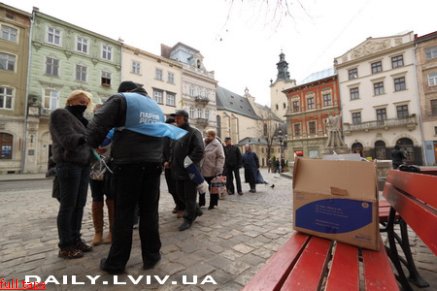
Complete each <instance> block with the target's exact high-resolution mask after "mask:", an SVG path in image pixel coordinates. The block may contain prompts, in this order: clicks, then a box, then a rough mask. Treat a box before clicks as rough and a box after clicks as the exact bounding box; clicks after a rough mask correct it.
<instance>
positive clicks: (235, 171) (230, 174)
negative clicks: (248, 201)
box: [226, 167, 243, 193]
mask: <svg viewBox="0 0 437 291" xmlns="http://www.w3.org/2000/svg"><path fill="white" fill-rule="evenodd" d="M234 175H235V181H236V182H237V192H238V193H240V192H243V191H241V178H240V169H239V168H234V167H227V168H226V188H227V189H228V192H231V193H235V188H234Z"/></svg>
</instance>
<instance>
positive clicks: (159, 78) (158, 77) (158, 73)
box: [155, 68, 162, 81]
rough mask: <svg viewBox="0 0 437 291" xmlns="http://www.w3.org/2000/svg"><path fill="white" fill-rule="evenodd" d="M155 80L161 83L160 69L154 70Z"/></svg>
mask: <svg viewBox="0 0 437 291" xmlns="http://www.w3.org/2000/svg"><path fill="white" fill-rule="evenodd" d="M155 79H156V80H159V81H162V70H161V69H158V68H156V69H155Z"/></svg>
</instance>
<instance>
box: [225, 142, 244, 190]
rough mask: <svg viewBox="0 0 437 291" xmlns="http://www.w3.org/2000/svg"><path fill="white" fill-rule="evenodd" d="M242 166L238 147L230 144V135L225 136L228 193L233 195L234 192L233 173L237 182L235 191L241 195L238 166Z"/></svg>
mask: <svg viewBox="0 0 437 291" xmlns="http://www.w3.org/2000/svg"><path fill="white" fill-rule="evenodd" d="M241 166H242V157H241V152H240V149H239V148H238V147H237V146H235V145H233V144H232V140H231V138H230V137H227V138H225V172H226V188H227V189H228V194H229V195H233V194H234V193H235V188H234V175H235V182H236V183H237V192H238V194H239V195H243V191H242V190H241V178H240V168H241Z"/></svg>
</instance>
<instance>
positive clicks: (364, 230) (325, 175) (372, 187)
mask: <svg viewBox="0 0 437 291" xmlns="http://www.w3.org/2000/svg"><path fill="white" fill-rule="evenodd" d="M378 220H379V219H378V191H377V177H376V166H375V164H374V163H369V162H361V161H330V160H315V159H302V158H298V159H296V161H295V163H294V170H293V224H294V229H295V230H297V231H301V232H305V233H308V234H311V235H315V236H320V237H324V238H328V239H332V240H338V241H341V242H345V243H349V244H351V245H355V246H359V247H363V248H367V249H372V250H378V249H379V245H380V243H379V240H380V236H379V221H378Z"/></svg>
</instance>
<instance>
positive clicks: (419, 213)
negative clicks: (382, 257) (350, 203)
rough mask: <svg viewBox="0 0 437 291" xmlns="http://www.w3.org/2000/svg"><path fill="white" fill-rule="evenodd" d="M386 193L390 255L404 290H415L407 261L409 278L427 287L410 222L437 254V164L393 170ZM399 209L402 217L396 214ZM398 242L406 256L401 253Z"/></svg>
mask: <svg viewBox="0 0 437 291" xmlns="http://www.w3.org/2000/svg"><path fill="white" fill-rule="evenodd" d="M384 197H385V199H386V200H387V201H388V203H389V204H390V205H391V208H390V213H389V219H388V222H387V236H388V241H389V256H390V258H391V260H392V262H393V265H394V266H395V267H396V270H397V277H398V280H399V282H400V283H401V285H402V287H403V289H404V290H412V289H411V286H410V285H409V282H408V279H407V278H406V276H405V273H404V271H403V269H402V265H401V264H404V265H405V266H406V267H407V269H408V272H409V280H410V281H411V282H413V283H414V284H415V285H417V286H419V287H427V286H429V284H428V283H427V282H426V281H425V280H423V279H422V278H421V276H420V274H419V273H418V271H417V269H416V266H415V264H414V260H413V256H412V254H411V250H410V243H409V239H408V226H410V228H411V229H412V230H413V231H414V232H415V233H416V234H417V235H418V236H419V237H420V238H421V239H422V241H423V242H424V243H425V244H426V245H427V246H428V247H429V249H430V250H431V251H432V252H433V253H434V254H435V255H437V168H433V169H431V168H422V173H410V172H403V171H399V170H391V171H389V173H388V176H387V181H386V183H385V186H384ZM396 213H397V214H398V216H399V217H398V218H396V217H395V215H396ZM396 221H398V222H399V228H400V235H398V233H397V232H395V230H394V224H395V222H396ZM396 243H398V244H399V246H400V249H401V250H402V252H403V253H404V257H400V256H399V253H398V250H397V248H396ZM434 287H436V286H434Z"/></svg>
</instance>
